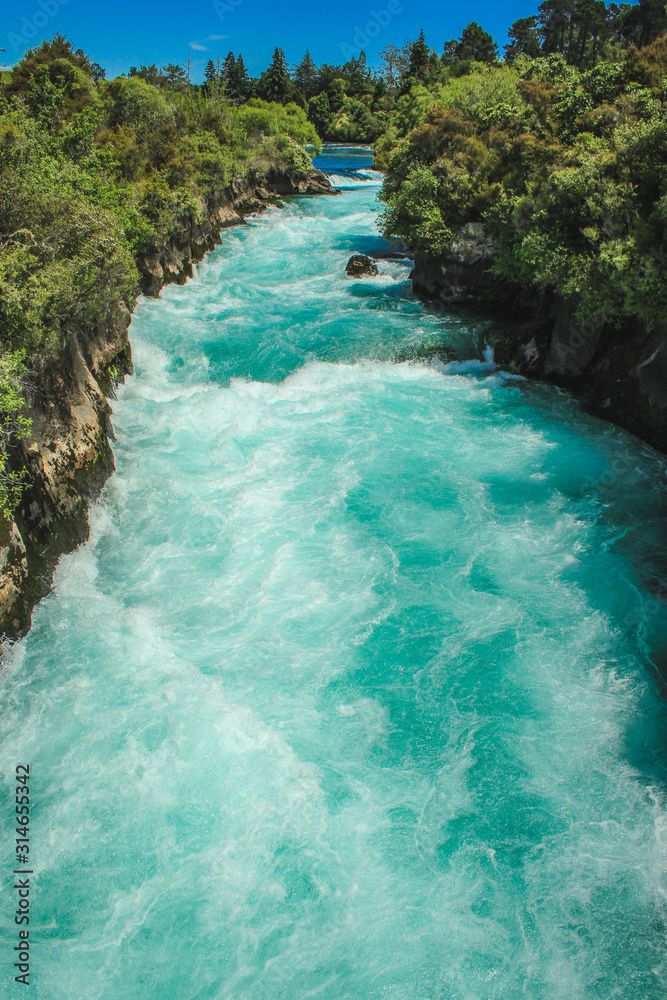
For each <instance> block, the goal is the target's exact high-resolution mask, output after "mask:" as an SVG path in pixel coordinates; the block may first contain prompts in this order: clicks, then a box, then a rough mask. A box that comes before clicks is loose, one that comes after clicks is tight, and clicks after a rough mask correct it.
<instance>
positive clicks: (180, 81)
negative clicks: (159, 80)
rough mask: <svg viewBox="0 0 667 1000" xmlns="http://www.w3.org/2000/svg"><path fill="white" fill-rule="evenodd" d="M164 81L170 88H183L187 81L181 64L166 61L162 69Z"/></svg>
mask: <svg viewBox="0 0 667 1000" xmlns="http://www.w3.org/2000/svg"><path fill="white" fill-rule="evenodd" d="M162 72H163V74H164V78H165V82H166V84H167V86H168V88H169V89H170V90H184V89H185V86H186V84H187V82H188V78H187V74H186V72H185V70H184V69H183V67H182V66H177V65H176V63H167V65H166V66H165V67H164V68H163V70H162Z"/></svg>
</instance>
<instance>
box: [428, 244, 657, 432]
mask: <svg viewBox="0 0 667 1000" xmlns="http://www.w3.org/2000/svg"><path fill="white" fill-rule="evenodd" d="M493 260H494V251H493V244H492V242H491V240H490V239H489V238H488V237H486V236H485V235H484V234H483V233H482V232H481V231H480V230H479V229H477V228H476V227H468V228H467V229H466V230H464V231H462V232H461V233H460V234H459V235H458V237H457V239H455V240H454V242H453V245H452V248H451V250H449V251H448V252H447V253H445V254H443V255H441V256H437V257H435V256H418V257H417V258H416V260H415V268H414V271H413V272H412V283H413V287H414V290H415V292H416V294H417V295H419V296H420V297H421V298H423V299H427V300H429V301H436V302H439V303H440V304H442V305H443V307H446V308H448V309H451V308H457V307H463V308H468V309H471V310H474V311H475V312H478V313H481V314H482V315H488V316H489V317H490V319H491V320H492V321H491V323H490V326H489V329H488V332H487V338H488V342H489V344H490V345H491V346H492V347H493V348H494V357H495V359H496V361H497V362H498V364H500V365H501V366H503V367H507V368H511V369H512V370H513V371H517V372H518V373H520V374H521V375H525V376H527V377H531V378H539V379H544V380H546V381H549V382H553V383H555V384H556V385H559V386H562V387H564V388H568V389H571V390H572V391H573V392H575V393H576V395H577V396H579V398H580V399H581V401H582V403H583V404H584V406H585V407H586V409H588V410H589V411H590V412H592V413H595V414H596V415H598V416H601V417H604V418H605V419H607V420H610V421H612V422H613V423H616V424H619V425H620V426H622V427H625V428H626V429H627V430H629V431H631V432H632V433H633V434H636V435H637V436H638V437H640V438H642V439H643V440H644V441H647V442H648V443H649V444H651V445H653V447H654V448H657V449H658V450H660V451H663V452H667V323H665V324H660V325H656V326H655V327H654V328H653V329H648V328H647V327H646V326H645V325H642V324H641V323H638V322H637V323H632V322H624V323H620V324H619V325H618V326H612V325H610V324H597V323H594V322H592V321H588V320H586V319H585V318H584V319H583V320H582V319H579V318H577V316H576V315H575V314H576V308H577V301H576V300H575V299H563V298H559V297H557V296H554V295H543V294H540V293H538V292H534V291H530V290H526V289H524V288H521V287H519V286H518V285H513V284H512V283H511V282H508V281H506V280H505V279H502V278H498V277H496V276H495V275H494V274H493V273H492V270H491V268H492V265H493Z"/></svg>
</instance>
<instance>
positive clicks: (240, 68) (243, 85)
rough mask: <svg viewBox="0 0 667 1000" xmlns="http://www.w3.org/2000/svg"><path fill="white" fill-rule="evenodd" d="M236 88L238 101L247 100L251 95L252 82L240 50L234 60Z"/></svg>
mask: <svg viewBox="0 0 667 1000" xmlns="http://www.w3.org/2000/svg"><path fill="white" fill-rule="evenodd" d="M236 90H237V93H238V95H239V100H240V101H247V100H248V99H249V98H250V97H251V95H252V84H251V82H250V77H249V76H248V70H247V69H246V68H245V63H244V61H243V56H242V55H241V53H240V52H239V55H238V59H237V60H236Z"/></svg>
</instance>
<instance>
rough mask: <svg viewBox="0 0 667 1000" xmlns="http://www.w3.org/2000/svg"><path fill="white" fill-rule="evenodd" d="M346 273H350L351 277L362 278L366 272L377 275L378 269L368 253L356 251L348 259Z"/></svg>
mask: <svg viewBox="0 0 667 1000" xmlns="http://www.w3.org/2000/svg"><path fill="white" fill-rule="evenodd" d="M345 273H346V274H349V276H350V277H351V278H361V277H362V276H363V275H365V274H369V275H371V276H373V275H376V274H377V273H378V269H377V267H376V266H375V264H374V263H373V261H372V260H371V259H370V257H367V256H366V254H363V253H355V254H353V256H352V257H350V259H349V260H348V262H347V264H346V266H345Z"/></svg>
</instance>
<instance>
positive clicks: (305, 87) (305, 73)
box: [294, 49, 317, 100]
mask: <svg viewBox="0 0 667 1000" xmlns="http://www.w3.org/2000/svg"><path fill="white" fill-rule="evenodd" d="M294 83H295V85H296V86H297V87H298V88H299V90H300V91H301V93H302V94H303V96H304V97H305V98H306V100H308V98H310V97H312V96H313V94H314V93H315V89H316V86H317V66H316V65H315V63H314V62H313V60H312V58H311V55H310V52H309V51H308V49H306V54H305V56H304V57H303V59H302V60H301V62H300V63H299V65H298V66H297V67H296V69H295V70H294Z"/></svg>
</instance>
